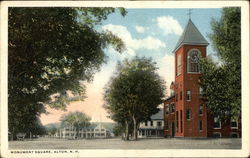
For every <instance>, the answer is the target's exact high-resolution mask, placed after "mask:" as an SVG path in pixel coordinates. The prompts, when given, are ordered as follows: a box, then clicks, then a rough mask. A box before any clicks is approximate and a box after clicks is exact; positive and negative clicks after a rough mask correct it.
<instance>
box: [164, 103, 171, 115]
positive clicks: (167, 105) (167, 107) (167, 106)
mask: <svg viewBox="0 0 250 158" xmlns="http://www.w3.org/2000/svg"><path fill="white" fill-rule="evenodd" d="M169 107H170V106H169V104H166V106H165V108H166V109H165V114H166V115H169V113H170V110H169ZM167 109H168V113H167Z"/></svg>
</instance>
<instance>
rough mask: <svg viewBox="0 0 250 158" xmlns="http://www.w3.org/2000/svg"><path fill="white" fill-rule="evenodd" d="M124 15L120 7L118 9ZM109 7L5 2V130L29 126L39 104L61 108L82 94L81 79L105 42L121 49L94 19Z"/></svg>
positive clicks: (101, 57)
mask: <svg viewBox="0 0 250 158" xmlns="http://www.w3.org/2000/svg"><path fill="white" fill-rule="evenodd" d="M119 10H120V12H121V14H122V15H123V16H124V15H125V14H126V11H125V10H124V9H119ZM113 12H115V9H114V8H69V7H67V8H53V7H47V8H22V7H13V8H9V16H8V18H9V23H8V40H9V41H8V108H9V110H8V111H9V113H8V115H9V117H8V118H9V130H10V131H11V132H12V133H17V132H19V131H20V132H24V131H27V130H28V129H29V128H32V126H33V124H34V123H35V120H37V118H38V117H39V116H40V114H41V113H43V112H46V109H45V105H49V106H50V107H52V108H55V109H62V110H66V105H67V104H68V103H69V102H71V101H75V100H84V98H85V97H84V94H85V88H84V85H83V84H82V83H83V82H82V81H88V82H89V81H91V79H92V77H93V74H94V73H95V72H96V71H98V70H99V68H100V66H101V64H102V63H104V62H105V61H106V56H105V54H104V51H103V50H104V48H106V47H107V46H108V45H110V44H111V45H112V46H114V48H115V49H116V50H117V51H119V52H122V51H123V50H124V49H125V47H124V44H123V42H122V41H121V40H120V39H119V38H118V37H116V36H114V35H113V34H111V33H110V32H104V31H97V30H96V28H98V25H99V24H101V22H102V21H103V20H105V19H107V17H108V15H109V14H111V13H113Z"/></svg>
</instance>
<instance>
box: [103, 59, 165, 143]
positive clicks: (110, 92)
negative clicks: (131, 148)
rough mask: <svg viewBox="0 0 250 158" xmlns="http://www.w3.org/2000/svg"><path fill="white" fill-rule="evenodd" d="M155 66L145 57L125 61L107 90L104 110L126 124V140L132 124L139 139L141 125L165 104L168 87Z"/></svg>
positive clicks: (135, 137)
mask: <svg viewBox="0 0 250 158" xmlns="http://www.w3.org/2000/svg"><path fill="white" fill-rule="evenodd" d="M155 64H156V63H154V62H153V61H152V59H147V58H145V57H143V58H138V57H136V58H134V59H132V60H127V59H126V60H125V61H123V63H118V65H117V69H116V72H115V74H114V75H113V77H112V78H111V79H110V82H109V83H108V84H107V85H106V87H105V93H104V100H105V103H106V104H105V108H106V109H107V111H108V112H109V113H110V117H111V119H113V120H114V121H116V122H118V123H120V124H122V125H123V124H125V135H126V140H128V132H129V128H130V127H131V126H129V124H130V123H131V124H132V126H133V137H134V139H135V140H136V139H137V131H138V127H139V124H140V122H142V121H146V120H149V119H150V116H151V115H152V114H155V113H157V112H158V111H159V109H158V108H157V106H158V105H159V104H160V103H162V98H163V97H164V91H165V85H164V81H163V79H162V78H161V77H160V76H159V75H158V74H157V72H156V70H157V68H156V66H155Z"/></svg>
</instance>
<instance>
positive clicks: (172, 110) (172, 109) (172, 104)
mask: <svg viewBox="0 0 250 158" xmlns="http://www.w3.org/2000/svg"><path fill="white" fill-rule="evenodd" d="M174 109H175V107H174V103H171V112H174Z"/></svg>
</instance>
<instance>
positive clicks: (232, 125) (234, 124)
mask: <svg viewBox="0 0 250 158" xmlns="http://www.w3.org/2000/svg"><path fill="white" fill-rule="evenodd" d="M230 124H231V129H238V121H236V120H235V119H231V123H230Z"/></svg>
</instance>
